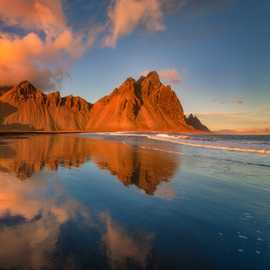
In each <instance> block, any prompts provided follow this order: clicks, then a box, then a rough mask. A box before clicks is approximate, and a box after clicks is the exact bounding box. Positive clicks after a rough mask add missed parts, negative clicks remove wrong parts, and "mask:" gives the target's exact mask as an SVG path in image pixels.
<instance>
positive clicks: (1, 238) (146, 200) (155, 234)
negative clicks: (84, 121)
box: [0, 132, 270, 270]
mask: <svg viewBox="0 0 270 270" xmlns="http://www.w3.org/2000/svg"><path fill="white" fill-rule="evenodd" d="M269 194H270V136H238V135H230V136H229V135H227V136H225V135H190V134H187V135H179V134H172V133H168V134H166V133H144V134H143V133H123V132H118V133H95V134H94V133H93V134H66V135H64V134H63V135H27V134H24V135H13V136H1V137H0V243H1V244H2V248H1V249H0V269H198V270H199V269H200V270H201V269H204V270H207V269H218V270H219V269H220V270H227V269H231V270H234V269H237V270H239V269H245V270H253V269H256V270H257V269H259V270H268V269H269V266H270V196H269Z"/></svg>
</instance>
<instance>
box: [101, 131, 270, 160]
mask: <svg viewBox="0 0 270 270" xmlns="http://www.w3.org/2000/svg"><path fill="white" fill-rule="evenodd" d="M96 134H97V135H106V136H125V137H146V138H148V139H151V140H157V141H164V142H170V143H175V144H181V145H185V146H191V147H198V148H206V149H214V150H223V151H234V152H243V153H254V154H263V155H270V142H269V141H266V142H264V141H262V142H257V141H256V140H252V139H251V140H235V139H232V140H230V139H228V138H226V140H225V139H223V140H222V139H220V138H219V137H218V136H216V137H215V136H213V135H212V136H193V135H179V134H166V133H156V134H155V133H132V132H100V133H96Z"/></svg>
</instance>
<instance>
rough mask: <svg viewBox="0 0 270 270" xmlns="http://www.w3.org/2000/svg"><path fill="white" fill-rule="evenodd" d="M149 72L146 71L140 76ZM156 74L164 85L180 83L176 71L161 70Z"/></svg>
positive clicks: (179, 77) (180, 79)
mask: <svg viewBox="0 0 270 270" xmlns="http://www.w3.org/2000/svg"><path fill="white" fill-rule="evenodd" d="M149 72H150V71H149V70H146V71H144V72H143V73H142V75H143V76H146V75H147V74H148V73H149ZM157 72H158V75H159V77H160V79H161V80H162V81H164V82H166V83H171V84H178V83H180V82H181V81H182V77H181V75H180V73H179V72H178V71H177V70H176V69H162V70H158V71H157Z"/></svg>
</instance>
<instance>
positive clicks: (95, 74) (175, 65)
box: [0, 0, 270, 130]
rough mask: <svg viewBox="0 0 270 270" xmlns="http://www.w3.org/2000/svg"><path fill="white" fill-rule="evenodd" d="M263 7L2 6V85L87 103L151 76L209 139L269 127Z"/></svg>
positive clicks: (45, 0) (269, 67)
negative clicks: (30, 86)
mask: <svg viewBox="0 0 270 270" xmlns="http://www.w3.org/2000/svg"><path fill="white" fill-rule="evenodd" d="M269 12H270V2H269V1H268V0H260V1H255V0H96V1H95V0H91V1H89V0H62V1H61V0H54V1H51V0H13V1H10V0H0V85H11V84H16V83H18V82H19V81H22V80H25V79H27V80H30V81H32V82H33V83H34V84H35V85H36V86H37V87H39V88H42V89H45V90H46V91H52V90H60V91H61V92H62V94H63V95H69V94H73V95H80V96H82V97H84V98H86V99H87V100H88V101H90V102H95V101H96V100H98V99H99V98H100V97H102V96H104V95H106V94H108V93H109V92H110V91H111V90H113V89H114V88H116V87H117V86H118V85H119V84H121V83H122V82H123V81H124V80H125V79H126V78H128V77H134V78H138V77H139V76H140V75H141V74H144V73H146V72H148V71H151V70H157V71H158V72H159V74H160V77H161V80H162V81H163V82H164V83H165V84H170V85H171V86H172V88H173V89H174V90H175V92H176V93H177V95H178V97H179V98H180V100H181V102H182V104H183V106H184V109H185V112H186V113H194V114H196V115H198V116H199V117H200V119H201V120H202V121H203V122H204V123H205V124H206V125H208V127H209V128H210V129H212V130H227V129H234V130H261V129H269V128H270V104H269V101H270V53H269V48H270V16H269Z"/></svg>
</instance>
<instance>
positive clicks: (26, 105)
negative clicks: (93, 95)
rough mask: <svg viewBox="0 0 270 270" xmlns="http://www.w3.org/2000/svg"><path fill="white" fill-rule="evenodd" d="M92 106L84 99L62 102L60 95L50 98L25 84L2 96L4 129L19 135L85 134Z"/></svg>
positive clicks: (0, 114) (1, 108)
mask: <svg viewBox="0 0 270 270" xmlns="http://www.w3.org/2000/svg"><path fill="white" fill-rule="evenodd" d="M91 106H92V105H91V104H90V103H88V102H87V101H85V100H84V99H82V98H80V97H73V96H68V97H63V98H62V97H61V96H60V93H59V92H54V93H50V94H48V95H46V94H44V93H43V92H42V91H40V90H38V89H36V88H35V87H34V86H33V85H32V84H31V83H30V82H28V81H24V82H21V83H20V84H18V85H17V86H15V87H13V88H11V89H10V90H9V91H7V92H6V93H4V94H3V95H2V96H0V116H1V118H2V119H1V118H0V128H1V129H5V130H19V131H25V130H35V131H37V130H42V131H61V130H65V131H75V130H83V129H84V128H85V125H86V123H87V122H88V117H89V113H90V110H91ZM1 120H2V121H1Z"/></svg>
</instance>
